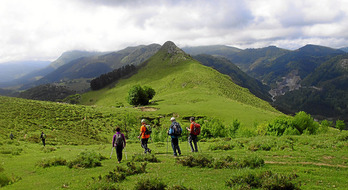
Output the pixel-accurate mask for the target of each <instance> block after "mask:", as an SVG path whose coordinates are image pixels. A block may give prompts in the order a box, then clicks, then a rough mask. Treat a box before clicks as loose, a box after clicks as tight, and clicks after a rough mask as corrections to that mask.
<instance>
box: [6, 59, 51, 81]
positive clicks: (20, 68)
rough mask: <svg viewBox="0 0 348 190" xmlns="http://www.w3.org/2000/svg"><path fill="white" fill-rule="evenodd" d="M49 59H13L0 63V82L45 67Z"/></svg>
mask: <svg viewBox="0 0 348 190" xmlns="http://www.w3.org/2000/svg"><path fill="white" fill-rule="evenodd" d="M49 64H50V62H49V61H13V62H6V63H1V64H0V83H4V82H8V81H12V80H15V79H18V78H20V77H22V76H24V75H26V74H28V73H30V72H33V71H35V70H39V69H42V68H44V67H47V66H48V65H49Z"/></svg>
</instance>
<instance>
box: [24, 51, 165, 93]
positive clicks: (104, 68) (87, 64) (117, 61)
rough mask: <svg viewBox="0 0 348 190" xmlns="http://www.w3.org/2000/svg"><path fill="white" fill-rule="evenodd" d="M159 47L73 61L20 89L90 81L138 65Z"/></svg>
mask: <svg viewBox="0 0 348 190" xmlns="http://www.w3.org/2000/svg"><path fill="white" fill-rule="evenodd" d="M159 47H160V45H157V44H151V45H148V46H136V47H128V48H126V49H123V50H120V51H117V52H111V53H106V54H105V53H104V54H101V55H100V54H98V55H94V56H87V57H80V58H77V59H73V60H71V61H69V62H68V63H65V64H64V65H62V66H60V67H59V68H57V69H56V70H54V71H53V72H51V73H49V74H47V75H45V76H44V77H43V78H41V79H40V80H38V81H36V82H34V83H32V84H29V85H26V86H24V87H23V88H22V89H28V88H30V87H34V86H37V85H41V84H47V83H53V82H59V81H68V80H73V79H79V78H86V79H91V78H95V77H97V76H99V75H101V74H104V73H107V72H110V71H112V70H114V69H117V68H120V67H122V66H124V65H127V64H129V65H131V64H135V65H138V64H140V63H141V62H143V61H144V60H146V59H148V58H149V57H151V56H152V55H153V54H155V53H156V52H157V51H158V49H159ZM64 60H65V59H64ZM59 62H60V61H59Z"/></svg>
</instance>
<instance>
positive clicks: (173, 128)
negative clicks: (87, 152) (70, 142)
mask: <svg viewBox="0 0 348 190" xmlns="http://www.w3.org/2000/svg"><path fill="white" fill-rule="evenodd" d="M170 121H171V122H172V123H171V125H170V127H169V130H168V131H167V133H168V135H169V136H170V137H171V145H172V149H173V154H174V156H177V155H178V154H179V155H181V150H180V147H179V137H180V136H181V133H182V128H181V126H180V124H179V123H178V122H177V121H176V119H175V117H172V118H170ZM190 122H191V124H190V128H188V127H187V128H186V129H187V131H188V132H189V136H188V142H189V144H190V147H191V152H198V147H197V142H198V138H197V136H198V135H199V133H200V125H199V124H198V123H196V122H195V118H194V117H191V118H190ZM149 128H150V125H147V123H146V120H145V119H142V120H141V127H140V134H139V136H138V139H140V142H141V147H142V148H143V149H144V153H145V154H146V153H151V149H150V148H149V147H148V145H147V144H148V142H149V138H150V136H151V130H150V129H149ZM10 139H14V135H13V134H12V132H11V134H10ZM40 139H41V141H42V145H43V146H45V145H46V134H45V133H44V132H43V131H42V132H41V135H40ZM167 141H168V139H167ZM167 146H168V145H167ZM125 147H126V138H125V136H124V134H123V133H121V129H120V127H117V128H116V133H115V134H114V136H113V138H112V148H113V149H115V150H116V155H117V160H118V163H120V162H121V160H122V151H123V149H124V148H125ZM167 148H168V147H167ZM112 151H113V150H112ZM111 154H112V152H111ZM110 157H111V156H110Z"/></svg>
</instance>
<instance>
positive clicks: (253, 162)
mask: <svg viewBox="0 0 348 190" xmlns="http://www.w3.org/2000/svg"><path fill="white" fill-rule="evenodd" d="M177 163H179V164H182V165H183V166H188V167H195V166H198V167H201V168H203V167H207V168H215V169H222V168H246V167H249V168H256V167H261V166H263V165H264V163H265V162H264V160H263V159H262V158H259V157H246V158H244V159H240V160H235V159H234V158H233V157H231V156H227V157H221V158H219V159H214V158H211V157H208V156H204V155H198V156H188V157H186V158H178V159H177Z"/></svg>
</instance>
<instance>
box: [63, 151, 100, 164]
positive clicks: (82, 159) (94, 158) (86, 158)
mask: <svg viewBox="0 0 348 190" xmlns="http://www.w3.org/2000/svg"><path fill="white" fill-rule="evenodd" d="M105 159H106V157H104V156H102V155H100V154H97V153H96V152H94V151H84V152H81V153H80V154H79V155H78V156H77V158H76V159H75V160H73V161H70V162H68V164H67V165H68V167H69V168H72V167H74V168H80V167H81V168H92V167H97V166H101V162H100V161H102V160H105Z"/></svg>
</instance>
